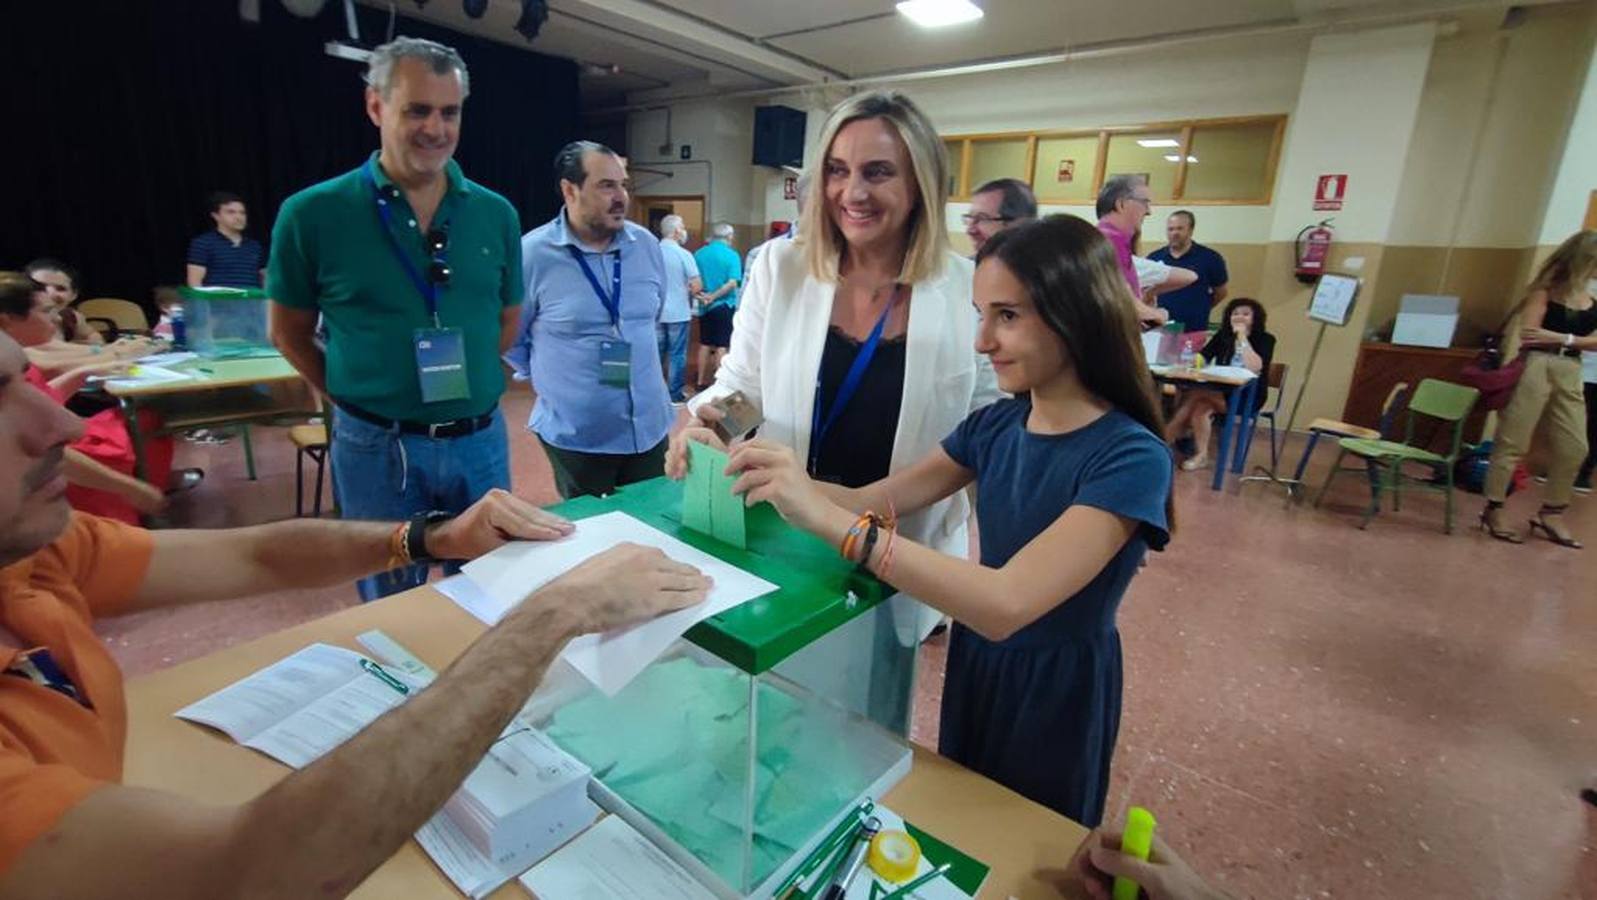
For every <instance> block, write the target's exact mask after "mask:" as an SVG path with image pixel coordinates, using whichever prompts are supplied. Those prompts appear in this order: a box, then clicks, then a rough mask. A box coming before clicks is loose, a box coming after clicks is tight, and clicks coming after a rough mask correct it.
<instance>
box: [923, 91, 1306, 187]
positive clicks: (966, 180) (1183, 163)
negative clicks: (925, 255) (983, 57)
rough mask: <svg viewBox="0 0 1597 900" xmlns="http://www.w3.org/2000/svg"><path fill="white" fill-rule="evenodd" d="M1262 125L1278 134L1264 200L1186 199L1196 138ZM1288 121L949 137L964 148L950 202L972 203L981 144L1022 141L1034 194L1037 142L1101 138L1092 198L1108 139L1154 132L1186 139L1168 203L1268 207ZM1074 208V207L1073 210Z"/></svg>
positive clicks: (1231, 119) (1282, 117)
mask: <svg viewBox="0 0 1597 900" xmlns="http://www.w3.org/2000/svg"><path fill="white" fill-rule="evenodd" d="M1263 122H1273V123H1275V134H1274V136H1273V137H1272V139H1271V142H1270V155H1269V162H1268V164H1267V166H1266V169H1265V173H1264V174H1265V177H1264V194H1263V196H1260V197H1221V198H1212V199H1202V200H1198V199H1193V200H1188V199H1184V198H1183V196H1182V195H1183V194H1184V193H1185V192H1186V187H1187V157H1188V156H1190V155H1191V151H1192V138H1193V134H1194V133H1195V132H1197V131H1198V130H1200V129H1203V128H1216V127H1224V126H1227V125H1257V124H1260V123H1263ZM1286 124H1287V116H1286V114H1285V113H1280V114H1276V115H1268V116H1227V117H1224V118H1216V119H1184V120H1180V121H1175V122H1146V123H1139V124H1135V125H1108V126H1104V127H1101V128H1071V129H1048V130H1032V131H987V132H979V133H975V134H945V135H940V137H941V138H942V139H943V140H944V141H946V142H948V143H950V144H957V145H959V147H960V159H959V177H958V181H957V183H956V185H955V187H956V190H955V191H954V193H953V195H952V196H950V197H949V198H948V199H949V200H951V201H956V202H966V201H969V200H970V189H971V188H972V187H973V185H972V184H971V183H970V163H971V157H972V155H973V154H972V152H971V150H972V148H971V145H972V144H973V143H975V142H977V141H999V140H1017V139H1024V140H1025V141H1026V170H1025V173H1024V177H1023V178H1022V179H1021V180H1023V181H1025V182H1026V183H1027V184H1029V185H1031V186H1032V187H1033V188H1035V187H1036V184H1035V183H1034V182H1035V175H1036V168H1037V142H1038V141H1041V140H1048V139H1051V138H1083V137H1092V136H1094V135H1096V136H1097V137H1098V156H1097V160H1096V161H1095V162H1094V164H1093V172H1092V193H1093V194H1094V195H1096V194H1097V193H1098V191H1100V190H1102V189H1103V182H1104V177H1105V170H1106V169H1107V167H1108V157H1109V138H1110V137H1112V136H1114V135H1120V134H1142V133H1147V132H1153V131H1175V132H1178V133H1179V134H1180V135H1181V138H1180V140H1181V148H1180V156H1181V159H1179V160H1178V161H1177V162H1176V175H1175V183H1174V188H1173V190H1172V194H1173V196H1172V197H1171V198H1170V199H1168V200H1166V201H1164V202H1165V203H1167V204H1169V203H1177V204H1180V205H1182V206H1269V205H1270V204H1272V203H1274V202H1275V179H1276V175H1277V174H1279V172H1280V167H1281V148H1282V146H1283V144H1284V143H1285V141H1286ZM1068 205H1075V204H1068Z"/></svg>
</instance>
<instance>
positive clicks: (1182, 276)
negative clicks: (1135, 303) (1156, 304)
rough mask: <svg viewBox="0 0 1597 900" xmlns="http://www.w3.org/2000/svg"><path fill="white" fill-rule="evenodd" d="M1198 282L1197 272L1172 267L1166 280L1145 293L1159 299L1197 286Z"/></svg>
mask: <svg viewBox="0 0 1597 900" xmlns="http://www.w3.org/2000/svg"><path fill="white" fill-rule="evenodd" d="M1197 281H1198V273H1197V272H1194V271H1192V270H1191V269H1183V268H1181V267H1180V266H1171V267H1170V274H1169V276H1168V277H1166V278H1165V280H1163V281H1161V282H1159V283H1158V284H1156V285H1154V286H1153V287H1151V288H1149V289H1148V290H1147V291H1145V292H1144V293H1146V294H1148V295H1151V296H1154V297H1157V296H1159V295H1160V294H1168V293H1170V292H1171V291H1179V290H1181V289H1182V288H1184V287H1187V286H1188V285H1191V284H1196V283H1197Z"/></svg>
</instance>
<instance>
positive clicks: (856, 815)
mask: <svg viewBox="0 0 1597 900" xmlns="http://www.w3.org/2000/svg"><path fill="white" fill-rule="evenodd" d="M875 808H876V804H875V803H872V802H871V801H870V800H866V801H865V802H863V803H861V804H860V805H859V806H858V807H856V808H855V809H854V811H853V812H852V813H851V814H849V815H846V816H844V817H843V819H842V821H840V822H838V823H837V827H836V828H833V829H832V832H831V833H830V834H828V835H827V836H826V837H825V839H823V840H822V841H821V843H820V844H819V845H817V846H816V848H815V849H814V850H813V851H811V852H810V855H809V856H808V857H806V858H805V860H804V862H802V863H800V864H799V867H798V868H797V869H795V870H794V871H793V874H792V875H789V876H788V877H787V880H786V881H784V882H782V886H781V887H779V888H777V889H776V892H775V893H774V894H773V896H775V897H778V898H780V897H785V896H787V894H786V893H785V892H788V891H790V890H791V889H793V888H795V887H797V886H798V884H799V882H801V881H803V880H804V879H806V878H808V877H809V876H810V875H812V874H814V873H815V870H816V869H818V868H820V866H821V864H822V863H825V862H829V861H830V860H831V859H832V857H833V856H834V855H835V854H836V852H837V847H838V845H839V844H841V843H842V841H843V838H845V837H847V836H850V835H852V834H853V833H854V828H855V827H857V826H858V825H859V823H860V821H861V820H862V819H863V818H864V817H865V816H867V815H869V814H870V812H871V810H873V809H875Z"/></svg>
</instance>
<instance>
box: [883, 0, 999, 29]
mask: <svg viewBox="0 0 1597 900" xmlns="http://www.w3.org/2000/svg"><path fill="white" fill-rule="evenodd" d="M898 11H899V12H901V13H903V14H904V15H906V16H909V19H910V21H912V22H914V23H915V24H916V25H919V26H920V27H922V28H941V27H943V26H944V25H959V24H962V23H964V22H974V21H976V20H977V19H979V18H981V17H982V11H981V7H979V6H977V5H976V4H974V3H972V2H970V0H901V2H900V3H899V4H898Z"/></svg>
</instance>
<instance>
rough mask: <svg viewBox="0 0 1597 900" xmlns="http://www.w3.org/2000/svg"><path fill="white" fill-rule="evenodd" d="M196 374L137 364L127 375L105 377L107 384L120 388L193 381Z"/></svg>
mask: <svg viewBox="0 0 1597 900" xmlns="http://www.w3.org/2000/svg"><path fill="white" fill-rule="evenodd" d="M193 378H194V376H193V375H191V374H189V373H187V372H174V371H172V370H171V369H163V368H161V367H160V366H146V365H142V364H140V365H135V366H133V367H132V368H130V369H128V373H127V374H126V375H119V376H117V377H115V378H107V379H105V383H106V384H110V385H115V386H116V387H119V388H136V387H149V386H151V385H156V384H171V383H173V382H177V381H191V380H193Z"/></svg>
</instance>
